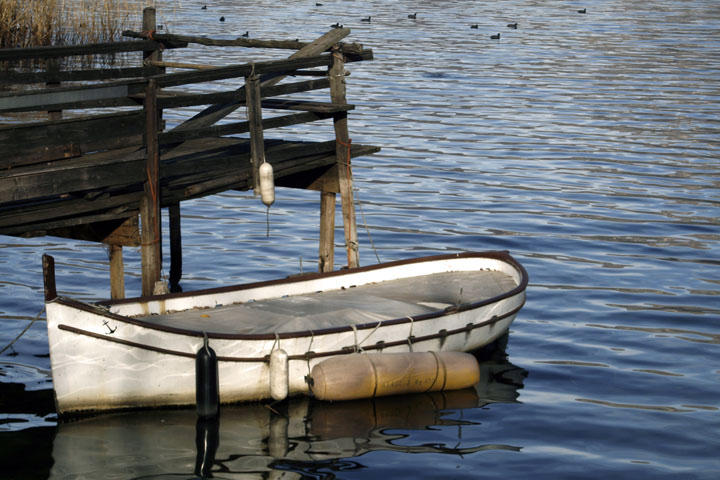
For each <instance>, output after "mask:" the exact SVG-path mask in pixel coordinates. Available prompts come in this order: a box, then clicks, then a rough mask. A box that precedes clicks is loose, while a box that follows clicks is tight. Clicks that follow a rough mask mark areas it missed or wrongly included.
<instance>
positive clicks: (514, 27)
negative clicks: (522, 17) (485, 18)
mask: <svg viewBox="0 0 720 480" xmlns="http://www.w3.org/2000/svg"><path fill="white" fill-rule="evenodd" d="M507 26H508V28H513V29H515V30H517V22H515V23H508V24H507Z"/></svg>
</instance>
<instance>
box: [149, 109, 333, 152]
mask: <svg viewBox="0 0 720 480" xmlns="http://www.w3.org/2000/svg"><path fill="white" fill-rule="evenodd" d="M332 116H333V114H332V113H316V112H305V113H295V114H291V115H282V116H278V117H271V118H264V119H263V120H262V125H263V129H264V130H268V129H271V128H280V127H288V126H290V125H298V124H301V123H309V122H314V121H317V120H325V119H328V118H332ZM249 131H250V123H249V122H247V121H245V122H232V123H224V124H222V125H214V126H211V127H205V128H197V129H194V130H187V131H186V130H180V131H177V130H170V131H169V132H164V133H161V134H160V137H159V141H160V144H161V145H168V144H174V143H178V142H183V141H186V140H191V139H195V138H202V137H214V136H218V137H219V136H222V135H234V134H240V133H248V132H249Z"/></svg>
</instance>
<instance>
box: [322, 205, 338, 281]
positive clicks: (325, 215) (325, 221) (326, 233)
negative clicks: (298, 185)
mask: <svg viewBox="0 0 720 480" xmlns="http://www.w3.org/2000/svg"><path fill="white" fill-rule="evenodd" d="M334 264H335V192H320V258H319V261H318V267H319V271H321V272H332V270H333V267H334Z"/></svg>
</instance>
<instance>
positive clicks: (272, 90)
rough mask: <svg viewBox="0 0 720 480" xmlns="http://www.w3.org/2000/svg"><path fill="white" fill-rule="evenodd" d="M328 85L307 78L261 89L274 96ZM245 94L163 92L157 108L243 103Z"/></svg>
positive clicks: (323, 79)
mask: <svg viewBox="0 0 720 480" xmlns="http://www.w3.org/2000/svg"><path fill="white" fill-rule="evenodd" d="M329 87H330V81H329V80H328V79H327V76H325V78H321V79H316V80H309V81H303V82H293V83H285V84H282V85H274V86H270V87H264V88H262V90H261V94H262V96H263V98H266V97H275V96H279V95H289V94H292V93H302V92H309V91H312V90H319V89H324V88H329ZM245 100H246V95H245V89H244V88H243V89H241V90H232V91H229V92H217V93H197V94H183V93H170V92H163V94H161V95H160V96H159V97H158V107H159V108H179V107H191V106H195V105H210V104H215V103H227V102H237V103H238V104H240V105H242V104H244V103H245Z"/></svg>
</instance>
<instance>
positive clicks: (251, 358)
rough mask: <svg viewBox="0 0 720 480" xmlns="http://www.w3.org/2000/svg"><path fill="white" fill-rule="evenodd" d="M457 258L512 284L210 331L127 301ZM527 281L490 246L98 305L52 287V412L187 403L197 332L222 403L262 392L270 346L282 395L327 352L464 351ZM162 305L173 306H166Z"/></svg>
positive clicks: (353, 276)
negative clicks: (347, 320) (403, 312)
mask: <svg viewBox="0 0 720 480" xmlns="http://www.w3.org/2000/svg"><path fill="white" fill-rule="evenodd" d="M469 264H472V266H471V267H468V265H469ZM463 268H473V269H475V268H480V269H482V268H501V269H504V270H505V271H506V272H507V274H508V275H510V276H512V277H513V279H514V283H515V285H516V286H515V287H514V288H511V289H509V290H508V291H506V292H504V293H503V294H502V295H496V296H494V297H492V298H489V299H482V300H481V301H478V302H472V301H470V302H466V303H463V304H460V305H457V306H452V307H449V308H443V309H441V310H438V311H435V312H430V313H425V314H422V315H417V316H407V317H406V318H394V319H390V320H379V321H377V322H372V323H365V324H358V325H351V326H345V327H334V328H325V329H318V330H316V331H312V330H307V331H291V332H279V333H278V332H270V333H264V334H242V333H228V332H214V331H213V326H212V324H210V323H209V324H208V325H206V326H205V327H206V328H203V329H195V330H188V329H180V328H173V327H168V326H162V325H156V324H152V323H148V322H144V321H142V320H138V319H137V318H135V317H133V316H131V315H128V314H127V312H133V311H134V310H139V311H144V312H145V313H148V312H150V313H152V312H153V311H156V312H158V311H161V310H163V309H164V310H172V309H173V308H176V307H177V306H178V305H180V304H182V305H201V304H203V302H210V303H212V302H215V304H217V303H218V299H217V297H218V296H222V297H223V300H222V302H225V304H227V303H228V300H229V298H228V296H230V297H233V296H234V298H235V299H236V300H237V298H245V297H247V296H250V297H253V298H258V297H260V296H262V295H268V296H271V295H278V292H291V294H292V292H297V291H317V290H313V289H319V288H318V286H319V285H320V284H322V285H323V286H324V287H325V288H331V287H330V286H329V285H332V288H347V287H346V285H347V286H350V287H351V286H355V285H357V284H359V283H361V282H375V281H376V280H377V279H378V278H393V277H395V276H397V275H413V274H414V273H413V271H420V272H422V274H427V273H425V272H433V271H438V272H439V271H446V270H448V269H450V270H452V269H463ZM398 272H404V273H398ZM429 274H430V275H432V273H429ZM380 281H384V280H380ZM526 285H527V274H526V273H525V271H524V269H523V268H522V267H521V266H520V265H519V264H518V263H517V262H515V261H514V260H513V259H512V257H510V256H509V255H507V254H504V253H497V252H492V253H485V254H462V255H446V256H436V257H426V258H425V259H414V260H409V261H404V262H393V263H391V264H386V265H376V266H373V267H365V268H360V269H353V270H347V271H341V272H331V273H330V274H312V275H309V276H302V277H298V278H296V279H284V280H281V281H277V282H263V283H261V284H254V285H248V286H239V287H228V288H224V289H215V290H207V291H203V292H194V293H189V294H179V295H178V294H175V295H173V294H171V295H165V296H158V297H148V298H145V299H135V300H128V301H123V302H115V303H112V302H109V303H107V304H105V305H92V304H87V303H82V302H78V301H75V300H71V299H67V298H63V297H57V298H55V299H54V300H51V301H48V302H47V303H46V309H47V319H48V322H47V323H48V337H49V343H50V357H51V365H52V373H53V384H54V389H55V393H56V400H57V408H58V413H60V414H64V413H69V412H76V411H85V410H91V411H95V410H112V409H123V408H138V407H155V406H170V405H192V404H194V403H195V354H196V352H197V351H198V350H199V349H200V348H201V347H202V345H203V339H204V335H207V336H208V339H209V344H210V346H211V347H212V349H213V350H214V351H215V352H216V354H217V357H218V371H219V382H220V399H221V402H223V403H230V402H241V401H253V400H260V399H266V398H270V393H271V392H270V378H271V372H270V365H269V361H268V360H269V356H270V353H271V352H272V351H273V350H275V349H282V350H284V351H285V352H286V353H287V355H288V359H289V360H288V365H287V366H288V372H289V375H288V386H289V394H290V395H299V394H307V393H309V387H308V384H307V382H306V376H307V375H309V373H310V371H311V369H312V367H313V366H314V365H315V364H317V363H318V362H320V361H322V360H325V359H327V358H329V357H332V356H341V355H352V354H358V353H361V352H363V351H372V352H388V353H390V352H393V353H395V352H409V351H415V352H426V351H472V350H475V349H477V348H479V347H482V346H484V345H486V344H488V343H491V342H492V341H494V340H495V339H497V338H498V337H500V336H501V335H503V334H504V333H506V332H507V331H508V328H509V326H510V324H511V322H512V321H513V319H514V318H515V316H516V314H517V312H518V311H519V310H520V308H521V307H522V305H523V304H524V301H525V287H526ZM241 301H242V300H241ZM173 302H175V303H173ZM168 305H172V306H173V308H171V309H168ZM135 314H137V313H135Z"/></svg>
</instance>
